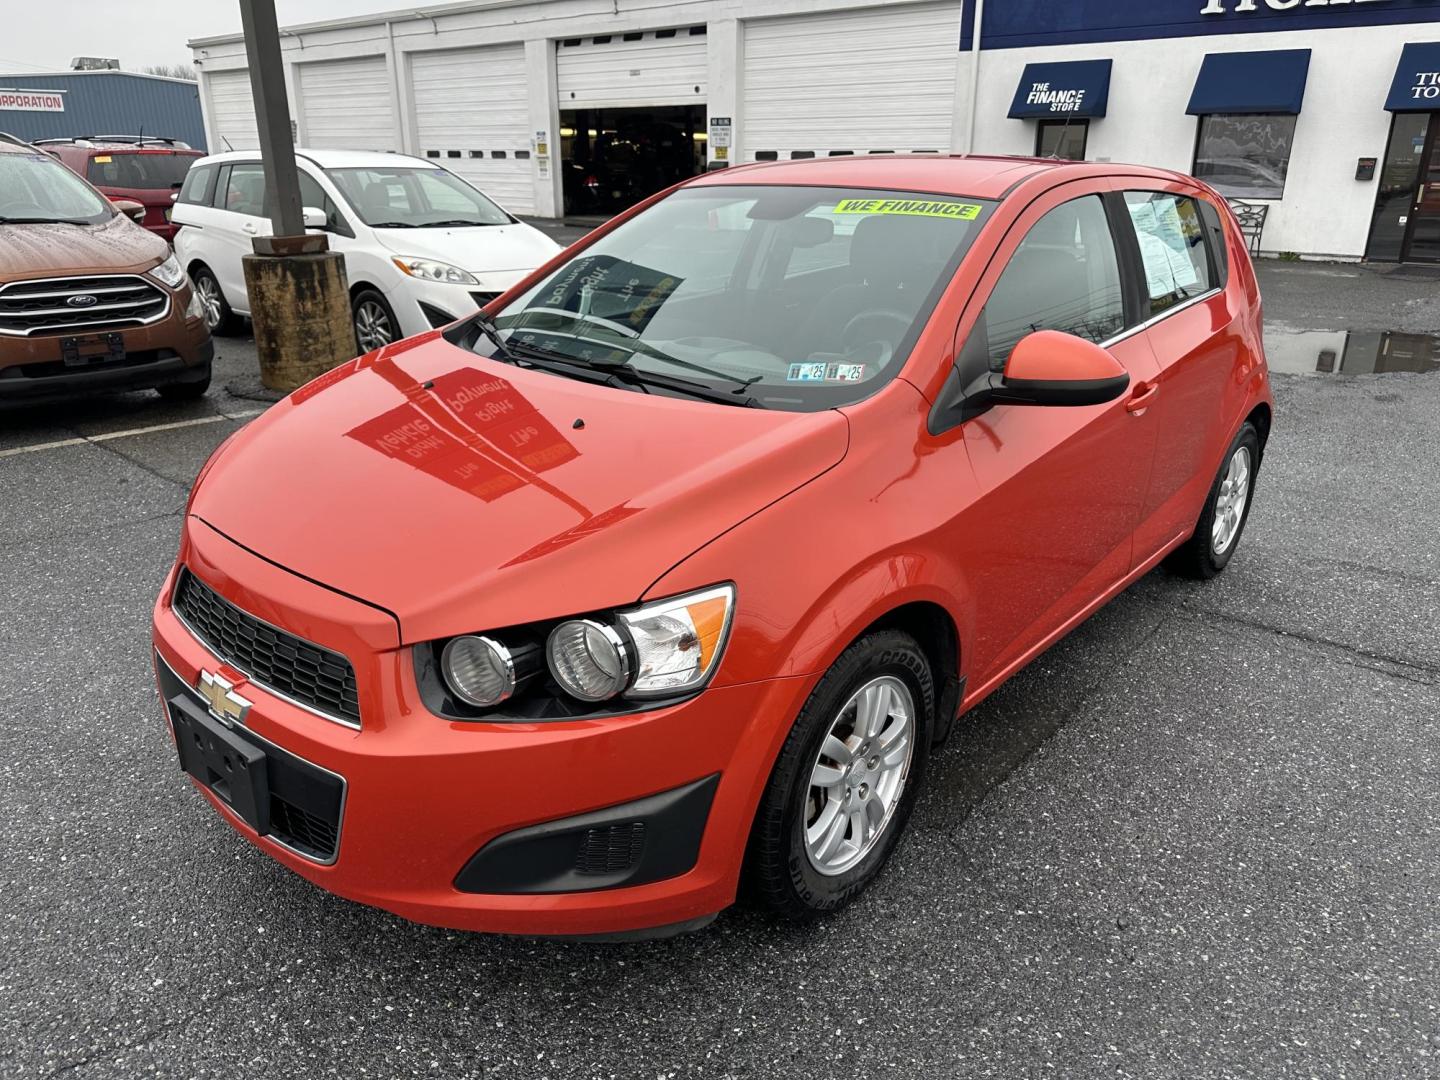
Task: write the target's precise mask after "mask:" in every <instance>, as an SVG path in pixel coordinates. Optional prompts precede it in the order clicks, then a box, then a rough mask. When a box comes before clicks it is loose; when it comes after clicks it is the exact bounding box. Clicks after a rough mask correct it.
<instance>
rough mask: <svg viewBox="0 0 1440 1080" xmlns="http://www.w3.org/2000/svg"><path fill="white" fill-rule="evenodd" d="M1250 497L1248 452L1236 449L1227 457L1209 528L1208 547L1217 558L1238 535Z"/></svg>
mask: <svg viewBox="0 0 1440 1080" xmlns="http://www.w3.org/2000/svg"><path fill="white" fill-rule="evenodd" d="M1249 497H1250V448H1249V447H1248V446H1241V447H1237V448H1236V450H1235V453H1233V454H1232V455H1230V463H1229V464H1228V465H1227V466H1226V467H1225V475H1224V476H1223V477H1222V478H1221V480H1220V491H1219V492H1218V493H1217V494H1216V496H1215V519H1214V522H1213V524H1212V525H1211V526H1210V547H1211V549H1212V550H1213V551H1214V552H1215V554H1216V555H1224V554H1225V552H1227V551H1228V550H1230V545H1231V544H1233V543H1235V538H1236V537H1237V536H1238V535H1239V534H1240V522H1241V521H1242V520H1243V519H1244V517H1245V504H1246V501H1247V500H1248V499H1249Z"/></svg>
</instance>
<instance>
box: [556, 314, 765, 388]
mask: <svg viewBox="0 0 1440 1080" xmlns="http://www.w3.org/2000/svg"><path fill="white" fill-rule="evenodd" d="M555 314H561V313H559V312H556V313H555ZM563 314H564V315H566V316H568V317H569V318H571V319H572V320H574V321H575V322H577V323H582V324H585V325H588V326H595V327H598V328H599V329H601V330H604V331H605V332H606V333H607V334H613V335H614V337H613V338H611V337H581V336H579V335H577V336H576V340H577V341H586V342H589V343H590V344H592V345H603V346H604V347H605V348H613V349H624V350H626V351H627V352H629V353H630V355H631V356H634V355H635V354H636V353H640V354H642V355H644V356H649V357H652V358H653V359H656V360H659V361H661V362H662V363H666V364H673V365H674V366H675V367H678V368H684V369H685V370H687V371H697V372H699V373H700V374H701V375H708V376H710V377H711V378H712V379H720V380H722V381H724V382H728V383H730V384H731V385H733V386H734V387H735V388H736V389H735V390H734V391H733V393H735V394H743V393H744V392H745V391H746V390H748V389H749V388H750V387H751V386H753V385H754V384H755V383H757V382H759V381H760V380H761V379H762V378H764V376H763V375H756V376H755V377H754V378H753V379H742V378H739V377H738V376H735V375H731V374H730V373H729V372H728V371H721V370H719V369H718V368H712V367H706V366H705V365H704V364H697V363H695V362H694V361H693V360H682V359H681V358H680V357H678V356H671V355H670V354H669V353H667V352H666V351H665V350H664V349H657V348H656V347H655V346H654V345H651V344H650V343H649V342H646V341H641V340H640V339H639V338H638V337H633V338H632V337H626V336H624V335H623V334H620V333H618V332H617V331H616V330H615V329H614V328H613V327H611V326H609V325H607V324H606V323H605V322H604V321H603V320H601V319H598V318H596V317H595V316H593V315H586V314H582V313H579V312H574V311H566V312H564V313H563ZM590 363H592V364H593V365H594V366H595V367H629V366H630V361H629V360H609V361H606V360H594V361H590ZM636 370H639V369H636ZM642 374H644V375H650V374H653V373H652V372H649V371H645V372H642ZM661 378H665V376H663V375H662V376H661ZM681 381H682V382H689V381H690V380H688V379H682V380H681ZM691 385H699V384H698V383H691Z"/></svg>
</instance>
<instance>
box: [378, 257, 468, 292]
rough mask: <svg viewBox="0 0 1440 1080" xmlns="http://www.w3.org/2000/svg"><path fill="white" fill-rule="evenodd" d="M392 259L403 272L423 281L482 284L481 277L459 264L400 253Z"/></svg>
mask: <svg viewBox="0 0 1440 1080" xmlns="http://www.w3.org/2000/svg"><path fill="white" fill-rule="evenodd" d="M390 261H391V262H393V263H394V264H395V265H396V266H397V267H399V268H400V270H401V271H402V272H403V273H406V274H409V275H410V276H411V277H413V278H420V279H421V280H423V281H444V282H447V283H449V284H451V285H479V284H480V279H479V278H477V277H476V276H475V275H474V274H472V273H470V272H469V271H468V270H461V269H460V268H459V267H458V266H451V265H450V264H449V263H442V262H436V261H435V260H433V259H410V258H402V257H400V256H398V255H397V256H395V257H394V258H392V259H391V260H390Z"/></svg>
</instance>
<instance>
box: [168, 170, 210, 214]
mask: <svg viewBox="0 0 1440 1080" xmlns="http://www.w3.org/2000/svg"><path fill="white" fill-rule="evenodd" d="M217 171H218V170H217V169H216V168H215V166H214V165H202V166H200V167H199V168H198V169H191V170H190V172H189V173H188V174H187V175H186V177H185V184H184V186H183V187H182V188H181V189H180V198H179V199H178V200H177V201H178V202H182V203H192V204H196V205H200V206H208V205H210V203H211V202H212V201H213V200H214V198H215V173H216V172H217Z"/></svg>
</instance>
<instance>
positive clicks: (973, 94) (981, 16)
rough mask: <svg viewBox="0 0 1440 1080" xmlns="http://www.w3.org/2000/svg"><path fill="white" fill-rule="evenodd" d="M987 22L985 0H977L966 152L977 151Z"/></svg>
mask: <svg viewBox="0 0 1440 1080" xmlns="http://www.w3.org/2000/svg"><path fill="white" fill-rule="evenodd" d="M984 23H985V0H975V30H974V32H973V33H971V35H970V53H971V56H970V130H969V131H967V132H966V133H965V152H966V153H967V154H973V153H974V152H975V120H976V117H977V116H978V115H979V103H978V102H977V101H976V100H975V99H976V98H977V97H978V96H979V94H980V31H981V28H982V27H983V26H984Z"/></svg>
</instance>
